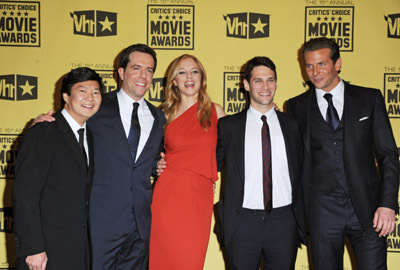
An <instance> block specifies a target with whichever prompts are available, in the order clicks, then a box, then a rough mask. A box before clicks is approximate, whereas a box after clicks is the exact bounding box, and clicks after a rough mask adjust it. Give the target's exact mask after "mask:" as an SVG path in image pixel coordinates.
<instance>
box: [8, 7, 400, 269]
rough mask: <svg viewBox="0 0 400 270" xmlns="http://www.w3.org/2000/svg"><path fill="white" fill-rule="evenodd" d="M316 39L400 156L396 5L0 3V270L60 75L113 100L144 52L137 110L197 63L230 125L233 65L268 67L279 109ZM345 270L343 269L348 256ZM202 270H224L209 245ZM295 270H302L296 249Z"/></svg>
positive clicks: (298, 85) (392, 255)
mask: <svg viewBox="0 0 400 270" xmlns="http://www.w3.org/2000/svg"><path fill="white" fill-rule="evenodd" d="M320 36H326V37H330V38H334V39H335V40H336V41H337V42H338V44H339V45H340V47H341V55H342V59H343V67H342V72H341V74H340V75H341V77H342V78H343V79H344V80H347V81H350V82H351V83H353V84H358V85H363V86H369V87H374V88H379V89H381V91H382V93H383V95H384V97H385V102H386V107H387V110H388V113H389V117H390V120H391V123H392V127H393V130H394V133H395V137H396V141H397V143H398V144H399V143H400V100H399V99H400V92H399V90H400V53H399V48H400V1H398V0H386V1H379V2H378V1H373V0H362V1H361V0H297V1H288V0H286V1H272V0H247V1H229V0H219V1H215V0H201V1H200V0H147V1H146V0H131V1H109V0H86V1H80V0H68V1H54V0H42V1H0V115H1V118H0V268H1V269H7V268H14V267H15V262H16V258H15V252H14V249H15V246H14V240H13V216H12V203H11V190H12V185H13V181H14V177H15V171H14V163H15V159H16V156H17V155H18V145H19V143H20V141H21V139H22V136H23V135H22V134H23V132H24V129H25V128H26V126H27V125H28V124H29V121H30V120H31V119H32V118H34V117H35V116H37V115H38V114H40V113H44V112H47V111H48V110H49V109H50V108H53V109H58V108H59V86H60V78H61V77H62V76H63V75H64V74H65V73H66V72H68V71H69V70H71V69H73V68H76V67H80V66H87V67H90V68H92V69H94V70H96V71H97V72H98V73H99V74H101V76H102V77H103V78H104V83H105V85H106V86H107V91H108V92H109V91H112V90H115V89H117V88H118V82H117V80H116V75H117V71H116V69H117V68H116V65H115V63H116V57H117V55H118V53H119V52H120V51H121V50H122V49H123V48H125V47H127V46H128V45H131V44H133V43H145V44H148V45H149V46H151V47H152V48H154V49H155V50H156V52H157V55H158V59H159V64H158V67H157V71H156V72H155V75H154V81H153V86H152V88H151V89H150V91H149V92H148V94H147V95H146V98H147V99H148V100H149V101H150V102H152V103H154V104H156V105H158V104H159V103H160V101H161V100H162V96H163V82H164V76H165V74H164V73H165V70H166V68H167V66H168V65H169V63H170V62H171V61H172V60H173V59H174V58H175V57H177V56H179V55H181V54H183V53H189V54H194V55H196V56H197V57H198V58H199V59H200V60H201V61H202V63H203V64H204V66H205V68H206V71H207V76H208V92H209V94H210V96H211V98H212V99H213V101H214V102H217V103H219V104H221V105H222V106H223V107H224V109H225V111H226V112H227V113H228V114H232V113H235V112H238V111H240V110H242V109H243V107H244V104H245V103H244V102H245V101H244V95H243V92H242V91H241V90H240V83H239V82H240V69H241V67H242V65H243V64H244V63H245V62H246V60H248V59H250V58H252V57H253V56H256V55H266V56H269V57H270V58H271V59H272V60H273V61H274V62H275V64H276V65H277V74H278V90H277V93H276V97H275V101H276V103H277V105H278V106H279V107H281V108H282V107H283V106H284V102H285V101H286V100H287V99H289V98H290V97H293V96H296V95H298V94H300V93H302V92H304V91H305V90H306V84H305V83H304V82H305V77H304V73H303V72H302V71H301V65H300V62H299V59H298V50H299V48H300V47H301V45H302V43H304V41H306V40H308V39H309V38H311V37H320ZM55 93H56V94H55ZM218 200H219V183H218V187H217V192H216V195H215V202H217V201H218ZM212 226H214V221H213V224H212ZM399 230H400V223H397V226H396V229H395V231H394V232H393V234H391V235H390V236H389V237H388V247H389V248H388V260H389V269H396V268H398V265H400V253H399V252H400V231H399ZM344 265H345V266H344V268H345V269H351V268H352V264H351V260H350V259H349V255H348V253H347V252H346V255H345V263H344ZM205 269H224V261H223V256H222V252H221V251H220V248H219V245H218V243H217V240H216V237H215V235H214V234H211V236H210V244H209V248H208V253H207V258H206V263H205ZM296 269H309V264H308V261H307V252H306V249H305V248H304V247H301V248H299V254H298V259H297V263H296Z"/></svg>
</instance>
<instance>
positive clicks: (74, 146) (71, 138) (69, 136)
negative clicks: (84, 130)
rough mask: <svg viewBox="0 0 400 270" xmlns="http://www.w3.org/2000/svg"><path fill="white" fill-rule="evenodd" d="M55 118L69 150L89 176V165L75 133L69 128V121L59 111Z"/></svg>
mask: <svg viewBox="0 0 400 270" xmlns="http://www.w3.org/2000/svg"><path fill="white" fill-rule="evenodd" d="M54 117H55V118H56V121H55V122H56V124H57V127H58V130H59V132H60V133H61V134H62V136H63V139H64V141H65V143H66V144H67V145H68V148H69V149H70V150H71V152H72V153H73V154H74V155H75V158H76V160H77V161H78V163H79V165H80V167H81V168H82V170H83V171H84V172H85V174H87V165H86V164H85V159H84V157H83V153H82V151H81V149H80V147H79V144H78V141H77V140H76V137H75V135H74V131H73V130H72V129H71V127H70V126H69V124H68V122H67V120H65V118H64V116H63V115H62V114H61V112H60V111H58V112H57V113H56V114H55V115H54Z"/></svg>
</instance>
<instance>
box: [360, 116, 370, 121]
mask: <svg viewBox="0 0 400 270" xmlns="http://www.w3.org/2000/svg"><path fill="white" fill-rule="evenodd" d="M368 118H369V116H365V117H363V118H360V119H358V121H359V122H361V121H364V120H367V119H368Z"/></svg>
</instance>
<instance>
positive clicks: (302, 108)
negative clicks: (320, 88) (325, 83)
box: [296, 88, 315, 155]
mask: <svg viewBox="0 0 400 270" xmlns="http://www.w3.org/2000/svg"><path fill="white" fill-rule="evenodd" d="M313 98H315V89H314V88H311V89H309V90H308V92H307V95H305V96H304V98H303V100H299V101H298V103H302V104H298V106H297V108H298V109H297V112H296V114H297V119H298V123H299V125H300V128H301V130H302V133H303V141H304V145H305V148H306V151H307V152H308V153H309V154H310V155H311V147H310V111H311V102H312V101H313Z"/></svg>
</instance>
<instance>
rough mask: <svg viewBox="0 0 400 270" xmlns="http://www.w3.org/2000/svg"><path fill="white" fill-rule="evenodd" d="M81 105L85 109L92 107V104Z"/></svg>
mask: <svg viewBox="0 0 400 270" xmlns="http://www.w3.org/2000/svg"><path fill="white" fill-rule="evenodd" d="M82 107H83V108H86V109H93V107H94V105H86V104H82Z"/></svg>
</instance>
